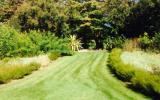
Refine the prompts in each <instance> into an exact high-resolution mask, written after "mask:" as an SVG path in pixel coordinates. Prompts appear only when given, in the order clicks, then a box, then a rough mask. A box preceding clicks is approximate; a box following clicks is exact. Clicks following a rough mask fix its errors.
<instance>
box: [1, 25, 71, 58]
mask: <svg viewBox="0 0 160 100" xmlns="http://www.w3.org/2000/svg"><path fill="white" fill-rule="evenodd" d="M53 50H55V51H60V52H62V53H63V54H64V55H67V54H68V55H69V54H71V49H70V47H69V39H67V38H57V37H55V36H54V35H53V34H52V33H50V32H40V31H35V30H32V31H29V32H28V33H26V32H25V33H20V32H19V31H17V30H15V29H13V28H11V27H9V26H6V25H0V58H1V59H2V58H5V57H16V56H19V57H24V56H35V55H39V54H41V53H47V52H49V51H53Z"/></svg>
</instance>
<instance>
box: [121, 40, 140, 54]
mask: <svg viewBox="0 0 160 100" xmlns="http://www.w3.org/2000/svg"><path fill="white" fill-rule="evenodd" d="M138 48H139V42H138V39H136V38H135V39H130V40H128V39H127V40H126V41H125V43H124V45H123V50H125V51H131V52H132V51H134V50H137V49H138Z"/></svg>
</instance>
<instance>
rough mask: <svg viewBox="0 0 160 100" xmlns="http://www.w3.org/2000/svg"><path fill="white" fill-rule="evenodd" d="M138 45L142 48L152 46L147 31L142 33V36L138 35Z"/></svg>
mask: <svg viewBox="0 0 160 100" xmlns="http://www.w3.org/2000/svg"><path fill="white" fill-rule="evenodd" d="M139 45H140V47H141V48H142V49H144V50H146V49H148V48H150V47H151V46H152V40H151V39H150V38H149V36H148V33H144V36H140V38H139Z"/></svg>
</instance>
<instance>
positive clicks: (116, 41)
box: [103, 36, 125, 50]
mask: <svg viewBox="0 0 160 100" xmlns="http://www.w3.org/2000/svg"><path fill="white" fill-rule="evenodd" d="M124 40H125V39H124V37H123V36H116V37H112V36H108V37H106V39H105V40H104V41H103V45H104V49H107V50H112V49H113V48H122V46H123V43H124Z"/></svg>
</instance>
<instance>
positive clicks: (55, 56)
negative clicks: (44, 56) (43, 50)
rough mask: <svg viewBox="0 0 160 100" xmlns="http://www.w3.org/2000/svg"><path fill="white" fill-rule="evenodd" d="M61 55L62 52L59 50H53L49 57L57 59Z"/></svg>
mask: <svg viewBox="0 0 160 100" xmlns="http://www.w3.org/2000/svg"><path fill="white" fill-rule="evenodd" d="M60 56H61V52H59V51H52V52H50V54H49V56H48V57H49V59H50V60H56V59H57V58H58V57H60Z"/></svg>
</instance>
